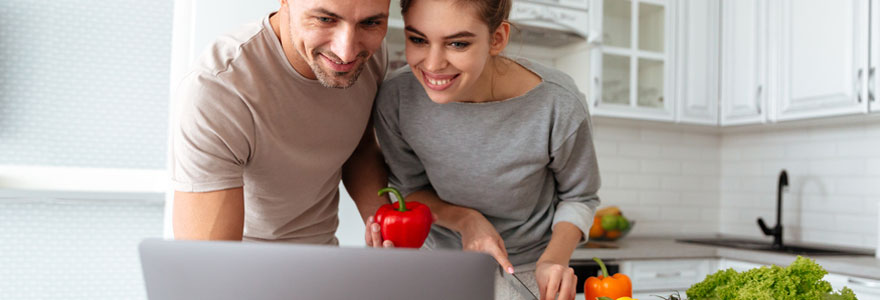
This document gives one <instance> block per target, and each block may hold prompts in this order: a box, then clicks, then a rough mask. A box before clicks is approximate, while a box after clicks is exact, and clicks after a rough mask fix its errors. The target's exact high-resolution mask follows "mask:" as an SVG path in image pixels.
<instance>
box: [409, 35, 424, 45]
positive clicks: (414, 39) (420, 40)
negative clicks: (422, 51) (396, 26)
mask: <svg viewBox="0 0 880 300" xmlns="http://www.w3.org/2000/svg"><path fill="white" fill-rule="evenodd" d="M409 41H410V42H411V43H413V44H424V43H425V39H423V38H420V37H414V36H411V37H409Z"/></svg>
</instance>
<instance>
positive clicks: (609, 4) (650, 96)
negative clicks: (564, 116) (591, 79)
mask: <svg viewBox="0 0 880 300" xmlns="http://www.w3.org/2000/svg"><path fill="white" fill-rule="evenodd" d="M667 1H674V0H604V1H603V6H602V43H601V47H600V49H601V50H600V55H601V76H600V78H601V80H600V81H601V83H600V84H601V97H598V98H599V99H597V101H600V103H596V105H597V106H605V107H619V108H625V107H633V108H646V109H659V110H667V109H671V106H667V105H666V103H665V102H664V99H665V97H664V96H665V94H666V92H667V91H666V88H665V87H666V77H667V74H668V72H667V70H666V66H667V65H668V64H667V59H666V58H667V53H668V52H669V51H668V45H667V34H666V30H667V28H668V27H669V26H668V25H667V22H668V18H669V17H668V15H667V13H668V10H669V7H668V4H667ZM634 16H635V17H634ZM597 83H599V82H597Z"/></svg>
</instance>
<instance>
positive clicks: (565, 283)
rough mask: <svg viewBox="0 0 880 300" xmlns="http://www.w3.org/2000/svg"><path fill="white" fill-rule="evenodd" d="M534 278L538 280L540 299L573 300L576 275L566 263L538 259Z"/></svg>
mask: <svg viewBox="0 0 880 300" xmlns="http://www.w3.org/2000/svg"><path fill="white" fill-rule="evenodd" d="M535 280H536V281H538V291H540V293H541V300H545V299H549V300H553V299H560V300H574V296H575V291H576V288H577V276H576V275H574V269H572V268H570V267H568V266H567V265H562V264H559V263H553V262H549V261H538V263H537V265H536V267H535ZM557 294H558V295H559V297H558V298H557V296H556V295H557Z"/></svg>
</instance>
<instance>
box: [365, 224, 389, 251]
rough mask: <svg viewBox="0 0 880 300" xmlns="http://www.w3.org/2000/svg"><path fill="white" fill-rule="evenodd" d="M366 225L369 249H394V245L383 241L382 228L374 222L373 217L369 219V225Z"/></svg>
mask: <svg viewBox="0 0 880 300" xmlns="http://www.w3.org/2000/svg"><path fill="white" fill-rule="evenodd" d="M364 225H365V226H366V227H365V228H366V230H364V240H365V241H366V242H367V247H373V248H394V243H392V242H391V241H385V240H382V231H381V228H380V226H379V223H376V222H373V216H370V217H369V218H367V223H366V224H364Z"/></svg>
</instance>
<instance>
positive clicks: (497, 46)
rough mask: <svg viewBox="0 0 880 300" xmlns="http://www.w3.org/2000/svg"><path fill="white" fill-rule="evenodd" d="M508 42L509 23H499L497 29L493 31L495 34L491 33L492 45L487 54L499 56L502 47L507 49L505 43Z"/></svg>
mask: <svg viewBox="0 0 880 300" xmlns="http://www.w3.org/2000/svg"><path fill="white" fill-rule="evenodd" d="M509 41H510V23H509V22H507V21H504V22H501V24H500V25H498V28H496V29H495V32H493V33H492V45H491V47H490V48H489V54H491V55H498V54H501V51H504V47H507V42H509Z"/></svg>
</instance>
